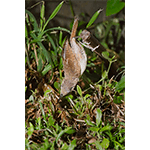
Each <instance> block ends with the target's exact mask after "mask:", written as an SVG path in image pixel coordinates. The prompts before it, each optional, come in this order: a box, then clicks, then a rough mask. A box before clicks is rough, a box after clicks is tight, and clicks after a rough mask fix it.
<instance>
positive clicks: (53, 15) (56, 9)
mask: <svg viewBox="0 0 150 150" xmlns="http://www.w3.org/2000/svg"><path fill="white" fill-rule="evenodd" d="M63 3H64V1H62V2H61V3H60V4H59V5H58V6H57V7H56V8H55V10H54V11H53V12H52V14H51V15H50V17H49V18H48V20H47V21H46V23H45V25H44V27H43V30H42V31H44V30H45V28H46V26H47V24H48V23H49V21H50V20H51V19H53V18H54V17H55V16H56V14H57V13H58V11H59V10H60V8H61V7H62V5H63Z"/></svg>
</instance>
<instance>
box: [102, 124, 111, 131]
mask: <svg viewBox="0 0 150 150" xmlns="http://www.w3.org/2000/svg"><path fill="white" fill-rule="evenodd" d="M111 129H112V127H111V126H109V125H108V126H104V127H103V128H102V129H101V130H100V132H103V131H106V130H111Z"/></svg>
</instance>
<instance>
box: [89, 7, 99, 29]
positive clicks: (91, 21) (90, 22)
mask: <svg viewBox="0 0 150 150" xmlns="http://www.w3.org/2000/svg"><path fill="white" fill-rule="evenodd" d="M101 11H102V9H99V10H98V11H97V12H96V13H95V14H94V15H93V16H92V18H91V19H90V21H89V23H88V24H87V26H86V28H88V27H89V26H91V25H92V24H93V22H94V21H95V20H96V18H97V17H98V15H99V14H100V12H101Z"/></svg>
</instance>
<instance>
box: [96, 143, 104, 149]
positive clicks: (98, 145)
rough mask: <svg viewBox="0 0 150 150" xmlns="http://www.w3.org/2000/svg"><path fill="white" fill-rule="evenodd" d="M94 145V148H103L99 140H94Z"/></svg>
mask: <svg viewBox="0 0 150 150" xmlns="http://www.w3.org/2000/svg"><path fill="white" fill-rule="evenodd" d="M95 145H96V148H97V149H98V150H103V148H102V146H101V145H100V142H99V141H95Z"/></svg>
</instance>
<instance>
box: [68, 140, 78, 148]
mask: <svg viewBox="0 0 150 150" xmlns="http://www.w3.org/2000/svg"><path fill="white" fill-rule="evenodd" d="M76 146H77V145H76V139H74V140H73V141H71V143H70V145H69V147H68V149H67V150H74V148H75V147H76Z"/></svg>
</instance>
